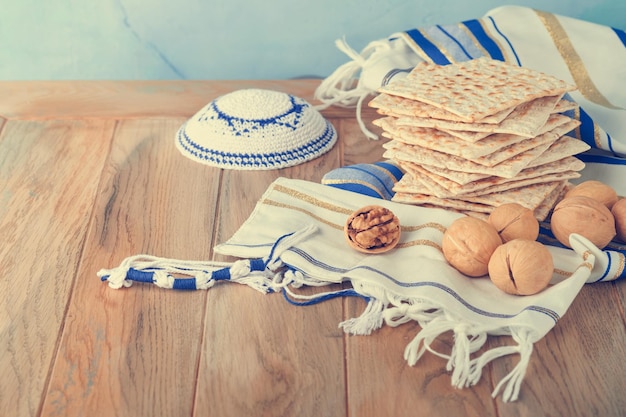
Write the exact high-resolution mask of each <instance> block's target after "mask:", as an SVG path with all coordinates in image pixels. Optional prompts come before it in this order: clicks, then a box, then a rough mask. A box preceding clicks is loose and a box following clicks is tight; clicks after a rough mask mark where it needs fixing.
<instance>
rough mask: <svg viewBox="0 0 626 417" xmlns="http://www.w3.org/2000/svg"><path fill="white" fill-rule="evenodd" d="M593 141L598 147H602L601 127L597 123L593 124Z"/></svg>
mask: <svg viewBox="0 0 626 417" xmlns="http://www.w3.org/2000/svg"><path fill="white" fill-rule="evenodd" d="M593 141H594V142H595V144H596V148H598V149H602V143H601V141H600V128H599V127H598V125H597V124H595V123H594V124H593Z"/></svg>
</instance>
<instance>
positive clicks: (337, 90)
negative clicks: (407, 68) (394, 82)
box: [314, 39, 391, 140]
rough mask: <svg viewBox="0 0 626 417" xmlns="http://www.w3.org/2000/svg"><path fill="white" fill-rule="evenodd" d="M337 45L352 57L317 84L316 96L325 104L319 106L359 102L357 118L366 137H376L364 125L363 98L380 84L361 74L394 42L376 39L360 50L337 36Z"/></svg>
mask: <svg viewBox="0 0 626 417" xmlns="http://www.w3.org/2000/svg"><path fill="white" fill-rule="evenodd" d="M335 45H336V46H337V49H339V50H340V51H342V52H343V53H345V54H346V55H347V56H348V57H350V58H351V59H352V61H349V62H346V63H345V64H343V65H341V66H339V67H338V68H337V69H336V70H335V71H334V72H333V73H332V74H331V75H330V76H329V77H327V78H326V79H324V80H323V81H322V83H321V84H320V85H319V86H318V87H317V89H316V90H315V94H314V97H315V98H316V99H317V100H319V101H321V102H322V103H323V104H322V105H319V106H316V108H317V109H318V110H323V109H325V108H328V107H329V106H331V105H336V106H342V107H353V106H355V105H356V119H357V123H358V124H359V127H360V128H361V131H362V132H363V134H364V135H365V136H366V137H368V138H370V139H374V140H376V139H378V136H377V135H376V134H375V133H373V132H371V131H370V130H369V129H367V127H366V126H365V122H364V121H363V118H362V116H361V110H362V107H363V101H364V100H365V99H366V98H367V97H368V96H369V95H371V94H374V93H375V92H376V89H377V88H378V87H380V85H367V84H366V83H365V82H364V81H363V79H361V75H362V72H363V70H364V69H366V68H367V67H369V66H371V65H372V64H374V63H375V62H376V61H377V60H378V59H379V58H380V56H381V55H384V54H386V53H388V52H389V51H390V50H391V46H390V44H389V42H388V41H386V40H382V41H373V42H370V43H369V44H368V45H367V46H366V47H365V48H364V49H363V51H361V53H358V52H357V51H355V50H354V49H352V48H351V47H350V46H349V45H348V43H347V42H346V40H345V39H338V40H336V41H335Z"/></svg>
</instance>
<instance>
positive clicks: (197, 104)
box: [0, 80, 626, 417]
mask: <svg viewBox="0 0 626 417" xmlns="http://www.w3.org/2000/svg"><path fill="white" fill-rule="evenodd" d="M318 82H319V80H292V81H182V82H181V81H167V82H121V81H120V82H118V81H106V82H87V81H84V82H83V81H81V82H70V81H68V82H0V94H1V95H2V97H3V100H1V102H0V352H2V355H1V356H0V375H2V378H1V379H0V416H2V417H5V416H7V417H14V416H15V417H22V416H46V417H47V416H70V417H71V416H155V415H158V416H198V417H200V416H209V415H210V416H214V415H215V416H229V415H250V416H257V415H259V416H275V415H280V416H303V417H306V416H333V417H334V416H349V417H363V416H380V415H385V416H386V415H393V416H405V415H430V416H451V415H463V416H465V415H468V416H494V417H508V416H520V417H530V416H533V417H534V416H538V417H542V416H551V417H552V416H563V417H566V416H567V417H570V416H595V415H602V416H609V417H617V416H624V415H625V414H624V410H626V403H625V400H624V396H623V387H624V386H626V365H624V361H623V358H624V357H625V356H626V325H625V323H626V321H625V314H624V305H625V303H626V280H622V281H619V282H613V283H599V284H590V285H587V286H585V287H584V288H583V290H582V291H581V293H580V295H579V296H578V297H577V298H576V299H575V301H574V303H573V304H572V306H571V308H570V310H569V311H568V312H567V314H566V315H565V316H564V317H563V318H562V319H561V320H559V322H558V323H557V325H556V326H555V328H554V329H553V330H552V331H550V332H549V333H548V334H547V335H546V337H545V338H544V339H542V340H540V341H539V342H538V343H537V344H536V345H535V348H534V353H533V355H532V357H531V360H530V364H529V367H528V371H527V375H526V378H525V379H524V382H523V384H522V389H521V392H520V398H519V400H518V401H517V402H514V403H507V404H505V403H502V401H501V399H500V398H499V397H497V398H495V399H493V398H492V397H491V391H492V389H493V388H494V386H495V384H496V383H497V382H498V381H499V380H500V379H501V378H502V377H503V376H504V375H506V374H507V373H508V372H509V370H510V369H511V368H512V367H513V366H515V364H516V363H517V360H518V358H517V357H510V358H502V359H499V360H496V361H494V362H493V363H491V364H489V365H488V366H487V368H485V370H484V373H483V377H482V379H481V381H480V382H479V383H478V384H477V385H476V386H474V387H471V388H466V389H456V388H453V387H452V386H451V385H450V373H449V372H448V371H446V370H445V360H444V359H442V358H439V357H437V356H436V355H433V354H425V355H424V356H423V357H422V358H421V359H420V361H419V362H418V363H417V364H416V366H414V367H409V366H408V365H407V364H406V362H405V360H404V358H403V352H404V348H405V347H406V345H407V344H408V343H409V342H410V341H411V340H412V339H413V337H415V335H416V334H417V332H418V331H419V329H420V328H419V326H418V325H417V324H415V323H407V324H404V325H401V326H399V327H397V328H390V327H383V328H381V329H380V330H377V331H375V332H374V333H373V334H372V335H370V336H348V335H345V334H344V333H343V332H342V331H341V329H339V328H338V327H337V325H338V323H340V322H341V321H343V320H345V319H348V318H352V317H355V316H358V315H359V314H360V313H361V312H362V311H363V308H364V307H365V304H364V302H363V300H361V299H355V298H348V299H344V300H340V299H333V300H330V301H326V302H323V303H321V304H317V305H313V306H309V307H296V306H293V305H290V304H288V303H287V302H286V301H285V300H283V297H282V296H281V295H280V294H265V295H264V294H260V293H258V292H256V291H254V290H253V289H251V288H248V287H246V286H241V285H236V284H226V283H220V284H218V285H216V286H215V287H213V288H211V290H210V291H207V292H204V291H198V292H177V291H168V290H163V289H159V288H157V287H155V286H151V285H145V284H143V285H142V284H135V285H134V286H133V287H132V288H128V289H121V290H113V289H110V288H108V286H107V285H106V284H105V283H102V282H101V281H100V280H99V279H98V278H97V276H96V272H97V271H98V270H99V269H100V268H107V267H113V266H116V265H117V264H119V262H120V261H121V260H122V259H123V258H125V257H127V256H129V255H134V254H138V253H148V254H152V255H157V256H164V257H173V258H178V259H192V260H193V259H200V260H211V259H215V260H218V261H232V260H233V259H231V258H228V257H222V256H217V255H215V254H214V253H213V251H212V248H213V247H214V245H216V244H217V243H221V242H223V241H225V240H227V239H228V238H229V237H230V236H231V235H232V234H233V233H234V232H235V231H236V230H237V229H238V228H239V227H240V226H241V224H242V223H243V222H244V221H245V220H246V219H247V218H248V216H249V215H250V213H251V212H252V210H253V209H254V206H255V204H256V203H257V201H258V200H259V198H260V197H261V195H262V194H263V193H264V192H265V190H266V188H267V187H268V186H269V184H270V183H271V182H272V181H273V180H274V179H276V178H278V177H279V176H285V177H290V178H302V179H307V180H310V181H315V182H319V181H320V179H321V178H322V176H323V175H324V174H325V173H326V172H328V171H330V170H332V169H334V168H336V167H339V166H342V165H351V164H356V163H361V162H375V161H379V160H381V159H382V155H383V152H384V149H383V148H382V144H383V143H384V142H385V141H386V140H387V139H385V138H381V139H380V140H378V141H374V140H368V139H366V138H365V136H364V135H363V133H362V132H361V130H360V128H359V125H358V123H357V122H356V120H355V119H354V116H355V113H354V109H342V108H329V109H327V110H324V112H323V114H324V115H325V116H327V117H328V118H329V119H330V120H331V122H332V123H333V124H334V125H335V127H336V128H337V131H338V133H339V142H338V143H337V145H336V146H335V147H334V148H333V149H332V150H331V151H330V152H329V153H327V154H325V155H324V156H322V157H320V158H317V159H315V160H313V161H310V162H308V163H305V164H302V165H298V166H295V167H291V168H285V169H281V170H275V171H263V172H259V171H257V172H254V171H252V172H246V171H234V170H220V169H216V168H212V167H208V166H204V165H201V164H198V163H196V162H193V161H191V160H189V159H187V158H184V157H182V156H181V155H180V153H179V152H178V151H177V150H176V148H175V145H174V134H175V132H176V130H177V129H178V128H179V127H180V125H181V124H182V123H183V122H184V121H185V120H186V119H187V118H188V117H189V116H191V115H192V114H194V113H195V112H196V111H197V110H199V109H200V108H201V107H202V106H204V105H205V104H206V103H207V102H208V101H210V100H212V99H213V98H215V97H217V96H218V95H220V94H224V93H227V92H229V91H232V90H234V89H239V88H249V87H256V88H272V89H277V90H281V91H288V92H290V93H292V94H296V95H299V96H302V97H305V98H312V96H313V91H314V89H315V87H316V86H317V83H318ZM374 117H376V116H375V114H374V113H373V111H372V109H365V112H364V121H365V123H366V126H367V127H368V128H369V129H371V130H373V131H374V132H376V133H380V131H379V130H378V131H377V128H376V127H374V126H373V125H372V124H371V120H372V119H373V118H374ZM319 290H320V289H311V288H308V289H306V288H305V289H302V290H301V291H304V292H306V293H308V294H310V293H312V292H316V291H319ZM321 290H325V288H324V289H321ZM507 343H511V342H510V340H508V338H490V340H489V341H488V344H489V346H490V347H493V346H499V345H501V344H507ZM451 344H452V337H451V335H445V336H444V337H442V338H441V339H439V340H437V341H436V342H435V345H434V347H435V348H436V349H438V350H441V351H442V352H446V351H449V349H450V347H451Z"/></svg>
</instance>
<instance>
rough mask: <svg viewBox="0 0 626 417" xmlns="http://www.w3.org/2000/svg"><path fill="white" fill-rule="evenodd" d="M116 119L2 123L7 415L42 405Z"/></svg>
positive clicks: (0, 386)
mask: <svg viewBox="0 0 626 417" xmlns="http://www.w3.org/2000/svg"><path fill="white" fill-rule="evenodd" d="M113 127H114V123H113V122H109V121H93V120H89V121H77V120H73V121H71V120H68V121H64V122H58V121H50V122H22V121H9V122H7V123H6V125H5V126H4V128H3V130H2V136H1V137H0V236H1V237H2V244H1V245H0V271H1V272H0V274H1V275H2V279H0V294H2V296H1V297H0V352H2V355H0V375H2V378H0V410H2V411H0V413H1V414H3V415H16V416H34V415H37V413H38V412H39V409H40V407H41V401H42V394H43V393H44V391H45V388H46V383H47V379H48V377H49V372H50V368H51V363H52V360H53V358H54V354H55V350H56V346H57V343H58V339H59V334H60V331H61V328H62V327H63V322H64V319H65V314H66V307H67V303H68V299H69V297H70V291H71V288H72V285H73V283H74V281H75V277H76V271H77V267H78V263H79V259H80V255H81V251H82V248H83V245H84V241H85V234H86V230H87V226H88V223H89V218H90V215H91V210H92V207H93V201H94V199H95V197H96V190H97V186H98V180H99V174H100V172H101V171H102V166H103V164H104V160H105V158H106V155H107V152H108V148H109V143H110V140H111V137H112V134H113ZM86 167H89V169H86ZM9 410H10V411H9Z"/></svg>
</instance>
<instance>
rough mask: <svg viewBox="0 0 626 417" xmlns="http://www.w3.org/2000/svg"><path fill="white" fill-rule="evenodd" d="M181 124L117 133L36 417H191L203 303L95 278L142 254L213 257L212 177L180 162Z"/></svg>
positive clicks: (140, 123)
mask: <svg viewBox="0 0 626 417" xmlns="http://www.w3.org/2000/svg"><path fill="white" fill-rule="evenodd" d="M183 121H184V119H171V120H162V119H155V120H128V121H123V122H120V124H119V126H118V129H117V131H116V134H115V137H114V140H113V145H112V149H111V155H110V158H109V159H108V161H107V163H106V168H105V171H104V174H103V178H102V182H101V185H100V188H99V198H98V199H97V201H96V203H95V210H94V213H95V214H94V217H93V220H92V223H91V227H90V231H89V235H88V238H87V242H86V245H85V251H84V257H83V259H82V261H81V265H80V268H79V272H78V277H79V279H78V280H77V284H76V288H75V290H74V295H73V297H72V300H71V303H70V306H69V312H68V319H67V323H66V325H65V328H64V332H63V337H62V340H61V346H60V349H59V354H58V358H57V360H56V363H55V367H54V371H53V374H52V376H51V381H50V386H49V390H48V394H47V397H46V402H45V404H44V408H43V413H42V414H43V415H63V416H83V415H89V416H111V415H124V416H156V415H158V416H189V415H191V413H192V407H193V397H194V393H195V375H196V369H197V364H198V359H199V354H200V342H201V335H202V328H203V317H204V309H205V303H206V293H205V292H204V291H197V292H178V291H174V290H165V289H160V288H158V287H156V286H152V285H149V284H136V285H135V286H133V287H132V288H127V289H121V290H113V289H111V288H109V287H108V286H107V285H106V284H105V283H102V282H100V280H99V279H98V278H97V276H96V272H97V271H98V270H99V269H100V268H110V267H114V266H116V265H118V264H119V262H120V261H121V260H122V259H123V258H125V257H127V256H130V255H135V254H139V253H147V254H151V255H155V256H164V257H170V258H177V259H208V257H209V256H210V253H211V247H212V232H211V230H212V227H213V217H214V213H215V207H216V200H217V191H218V189H219V170H217V169H215V168H210V167H207V166H204V165H200V164H197V163H195V162H193V161H191V160H189V159H187V158H184V157H183V156H182V155H180V153H179V152H178V150H177V149H176V148H175V145H174V136H175V132H176V130H177V129H178V127H179V126H180V125H181V124H182V122H183Z"/></svg>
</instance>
